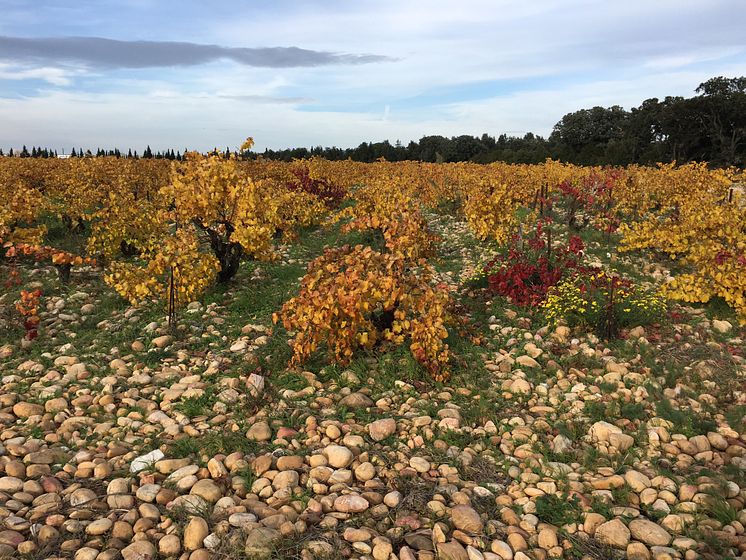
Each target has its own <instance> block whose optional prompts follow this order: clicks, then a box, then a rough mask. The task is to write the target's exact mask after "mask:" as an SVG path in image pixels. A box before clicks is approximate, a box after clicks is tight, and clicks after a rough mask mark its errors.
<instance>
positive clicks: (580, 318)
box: [542, 271, 666, 338]
mask: <svg viewBox="0 0 746 560" xmlns="http://www.w3.org/2000/svg"><path fill="white" fill-rule="evenodd" d="M542 308H543V309H544V312H545V316H546V318H547V319H548V321H549V322H550V323H552V324H557V323H566V324H567V325H568V326H570V327H576V326H580V327H586V328H592V329H594V330H596V331H597V332H598V333H599V334H600V335H602V336H604V337H606V338H612V337H614V336H616V335H617V334H618V333H619V330H620V329H622V328H627V327H632V326H638V325H647V324H650V323H654V322H655V321H658V320H660V319H661V318H662V317H663V316H664V314H665V313H666V299H665V297H664V296H663V295H662V294H661V292H660V291H659V290H648V289H645V288H643V287H641V286H637V285H635V284H633V283H632V281H630V280H627V279H624V278H621V277H619V276H617V275H614V274H610V273H607V272H604V271H600V272H597V273H595V274H590V275H577V276H574V277H572V278H568V279H566V280H563V281H562V282H560V283H559V284H557V285H556V286H554V287H553V288H551V289H550V290H549V292H548V294H547V298H546V300H545V301H544V303H543V304H542Z"/></svg>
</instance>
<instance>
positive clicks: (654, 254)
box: [0, 139, 746, 560]
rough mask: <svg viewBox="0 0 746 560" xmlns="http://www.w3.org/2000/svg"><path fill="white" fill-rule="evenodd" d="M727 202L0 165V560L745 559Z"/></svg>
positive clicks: (665, 170) (728, 181)
mask: <svg viewBox="0 0 746 560" xmlns="http://www.w3.org/2000/svg"><path fill="white" fill-rule="evenodd" d="M251 145H252V142H251V140H250V139H249V140H247V143H246V144H245V145H244V147H243V148H242V150H244V149H245V150H248V149H249V148H251ZM744 184H746V176H744V172H743V171H742V170H739V169H734V168H728V169H713V168H710V167H708V166H707V165H706V164H700V163H690V164H686V165H680V166H677V165H675V164H660V165H658V166H656V167H643V166H629V167H615V168H611V167H580V166H575V165H569V164H563V163H559V162H556V161H552V160H547V161H546V162H545V163H543V164H538V165H526V164H505V163H492V164H488V165H480V164H474V163H420V162H397V163H390V162H386V161H384V160H381V161H378V162H375V163H357V162H353V161H350V160H347V161H334V162H332V161H327V160H323V159H314V158H311V159H304V160H294V161H292V162H289V163H285V162H279V161H268V160H264V159H262V158H259V159H253V160H251V159H241V158H240V157H235V156H231V157H225V156H223V155H219V154H211V155H201V154H197V153H189V154H187V155H186V157H185V159H184V161H176V162H173V161H168V160H163V159H159V160H155V159H134V158H114V157H96V158H71V159H34V158H18V157H12V158H11V157H0V198H1V199H2V201H3V204H2V206H0V282H1V283H2V285H1V286H0V375H2V390H0V422H1V423H2V429H1V430H0V471H1V472H0V475H2V476H0V520H2V523H3V525H4V527H3V529H2V530H0V556H2V555H3V554H4V555H5V556H6V557H14V558H29V559H30V558H48V557H55V558H57V557H62V558H75V559H76V560H88V559H90V560H94V559H103V560H107V559H112V560H113V559H115V558H118V557H120V555H121V557H123V558H125V560H135V559H138V560H140V559H142V560H145V559H154V558H183V559H187V558H190V559H197V560H201V559H208V558H230V559H233V558H236V559H238V558H278V559H279V558H303V559H304V560H305V559H313V558H330V559H334V558H374V559H375V560H392V559H400V560H415V559H418V560H426V559H427V560H429V559H436V558H440V559H451V560H462V559H463V560H474V559H486V560H513V559H515V560H525V559H532V560H545V559H548V558H576V559H613V558H620V559H621V558H630V559H633V560H645V559H658V560H663V559H673V558H685V559H687V560H689V559H695V558H708V559H709V558H712V559H715V558H742V557H746V529H745V528H744V527H745V526H746V419H745V418H746V344H745V343H744V338H743V337H744V335H745V334H746V330H745V326H746V190H745V189H744Z"/></svg>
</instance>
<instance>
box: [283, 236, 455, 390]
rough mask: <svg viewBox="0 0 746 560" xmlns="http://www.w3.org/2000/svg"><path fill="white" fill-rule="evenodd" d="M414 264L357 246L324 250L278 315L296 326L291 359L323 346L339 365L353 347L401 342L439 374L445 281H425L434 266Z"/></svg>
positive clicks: (443, 361)
mask: <svg viewBox="0 0 746 560" xmlns="http://www.w3.org/2000/svg"><path fill="white" fill-rule="evenodd" d="M419 264H420V267H419V270H417V271H415V270H414V269H412V268H410V267H409V266H408V265H407V262H406V261H405V259H404V258H403V257H402V256H401V255H397V254H391V253H380V252H378V251H375V250H373V249H372V248H370V247H363V246H362V245H357V246H355V247H350V246H343V247H340V248H335V249H327V250H326V251H325V252H324V254H323V255H322V256H320V257H318V258H317V259H315V260H314V261H313V262H312V263H311V264H310V265H309V267H308V273H307V274H306V276H305V277H304V278H303V280H302V282H301V289H300V293H299V294H298V295H297V296H296V297H294V298H292V299H291V300H290V301H288V302H287V303H286V304H285V305H284V306H283V308H282V312H281V314H280V316H279V317H278V318H280V317H281V318H282V322H283V324H284V326H285V328H286V329H288V330H289V331H291V332H292V333H294V335H293V340H292V342H293V360H292V363H293V364H294V365H299V364H301V363H303V362H304V361H305V360H307V359H308V358H309V357H310V356H311V355H312V354H313V353H314V352H315V351H316V350H317V349H319V348H320V347H322V346H325V347H326V349H327V352H328V354H329V356H330V358H331V359H332V360H333V361H335V362H338V363H340V364H343V365H344V364H348V363H349V362H350V360H351V359H352V356H353V354H354V352H355V350H357V349H367V350H370V349H373V348H374V347H376V346H377V345H381V344H403V343H405V341H406V342H408V343H409V349H410V350H411V352H412V355H413V356H414V357H415V359H416V360H417V361H418V362H420V363H421V364H422V365H423V366H424V367H425V368H426V369H427V370H428V371H429V372H430V373H431V374H432V376H433V378H434V379H436V380H440V381H442V380H445V379H446V378H447V377H448V371H447V365H448V359H449V354H448V345H447V344H446V343H445V338H447V336H448V331H447V330H446V326H445V323H446V320H447V309H448V302H449V296H448V292H447V290H446V289H445V288H444V287H443V286H437V285H436V286H433V285H431V283H430V282H429V280H430V279H431V276H432V271H431V270H430V269H429V267H428V266H427V265H426V264H425V263H424V262H421V263H419Z"/></svg>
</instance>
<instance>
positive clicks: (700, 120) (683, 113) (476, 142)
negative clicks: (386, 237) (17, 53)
mask: <svg viewBox="0 0 746 560" xmlns="http://www.w3.org/2000/svg"><path fill="white" fill-rule="evenodd" d="M184 151H185V152H186V150H184ZM215 152H217V150H215ZM95 153H96V155H97V156H100V155H106V156H116V157H120V156H122V152H120V151H119V150H118V149H116V150H102V149H98V150H97V151H96V152H95ZM229 153H231V152H230V149H227V148H226V151H225V154H229ZM233 153H236V154H237V155H239V154H238V153H237V152H233ZM0 155H1V152H0ZM8 155H14V153H13V151H12V150H10V152H9V153H8ZM20 155H21V157H54V156H55V155H56V153H55V152H54V151H53V150H50V149H48V148H32V150H31V151H30V152H29V151H28V149H27V148H26V147H25V146H24V147H23V149H22V151H21V152H20ZM71 155H72V156H73V157H75V156H78V157H83V156H87V157H91V156H92V155H93V153H92V152H91V151H90V150H89V151H85V152H84V151H83V149H82V148H80V149H79V150H78V151H77V152H76V151H75V149H73V150H72V153H71ZM260 155H261V156H263V157H265V158H269V159H278V160H284V161H290V160H292V159H294V158H307V157H311V156H321V157H324V158H327V159H330V160H343V159H348V158H350V159H353V160H355V161H365V162H371V161H375V160H377V159H380V158H385V159H386V160H388V161H403V160H419V161H427V162H456V161H473V162H477V163H489V162H492V161H505V162H509V163H539V162H542V161H544V160H545V159H546V158H548V157H551V158H554V159H559V160H562V161H566V162H570V163H577V164H584V165H626V164H630V163H641V164H650V163H654V162H658V161H661V162H670V161H677V162H679V163H685V162H687V161H693V160H696V161H708V162H710V163H712V164H713V165H719V166H727V165H736V166H740V167H744V166H746V77H739V78H724V77H717V78H711V79H709V80H707V81H706V82H704V83H702V84H700V85H699V87H698V88H697V89H696V90H695V95H694V96H692V97H688V98H685V97H670V96H669V97H666V98H665V99H663V100H662V101H661V100H659V99H657V98H651V99H646V100H645V101H643V102H642V103H641V104H640V106H639V107H633V108H631V109H629V110H627V109H624V108H623V107H620V106H618V105H614V106H612V107H591V108H590V109H580V110H579V111H575V112H573V113H568V114H566V115H565V116H563V117H562V118H561V119H560V121H559V122H558V123H557V124H555V125H554V128H553V130H552V133H551V134H550V136H549V138H543V137H541V136H536V135H534V134H532V133H530V132H529V133H528V134H525V135H524V136H522V137H519V136H508V135H505V134H502V135H500V136H498V137H497V138H495V137H494V136H490V135H489V134H482V136H479V137H477V136H469V135H461V136H453V137H451V138H448V137H445V136H423V137H422V138H420V140H419V142H409V143H408V144H407V145H406V146H404V145H403V144H402V143H401V142H400V141H399V140H397V141H395V142H394V143H393V144H391V143H390V142H389V141H388V140H384V141H383V142H363V143H362V144H360V145H359V146H357V147H356V148H337V147H331V148H328V147H327V148H322V147H321V146H316V147H312V148H286V149H283V150H270V149H267V150H265V151H264V152H262V153H255V152H249V151H245V152H241V154H240V156H241V157H250V158H255V157H258V156H260ZM127 157H138V155H137V152H136V151H135V152H134V154H133V152H132V151H131V150H129V151H128V152H127ZM140 157H143V158H164V159H177V160H180V159H181V158H182V155H181V153H180V152H174V151H173V150H166V151H165V152H157V153H153V151H152V150H151V149H150V146H147V147H146V148H145V150H144V151H143V152H142V156H140Z"/></svg>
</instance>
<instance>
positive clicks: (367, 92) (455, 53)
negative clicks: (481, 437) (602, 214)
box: [0, 0, 746, 149]
mask: <svg viewBox="0 0 746 560" xmlns="http://www.w3.org/2000/svg"><path fill="white" fill-rule="evenodd" d="M147 5H149V4H148V3H147V2H146V3H144V4H142V6H141V7H142V9H145V8H146V7H147ZM153 5H155V4H153ZM193 8H194V6H192V5H190V3H189V2H188V1H187V2H186V4H185V6H184V8H183V9H182V10H180V11H179V12H178V13H174V14H173V18H172V19H171V20H170V21H169V22H166V23H162V24H158V25H162V27H163V29H160V28H158V27H157V26H156V24H150V25H149V24H147V23H146V24H142V25H141V27H140V28H138V27H137V26H135V25H134V23H133V21H134V20H132V21H124V22H123V29H128V30H129V33H133V31H132V29H135V32H137V33H140V36H139V37H130V38H148V39H158V38H168V39H169V40H184V39H193V40H195V41H198V42H200V43H214V44H219V45H225V46H226V47H273V46H287V45H298V46H299V47H302V48H304V49H309V50H313V51H324V52H333V53H340V52H341V53H369V52H370V53H376V54H380V55H384V56H389V57H393V58H396V59H397V60H396V61H393V62H385V63H380V64H366V65H351V66H340V65H334V66H324V67H314V68H254V67H248V66H242V65H238V64H230V63H211V64H205V65H200V66H193V67H190V68H185V69H180V70H170V69H169V70H163V71H162V72H159V71H153V70H152V69H151V70H149V71H148V72H139V71H131V72H118V73H107V72H104V71H102V72H100V73H99V75H98V76H95V77H94V76H93V75H92V74H88V75H86V80H85V83H84V84H83V85H81V84H80V83H79V82H78V80H76V79H75V78H76V76H75V75H74V74H72V73H71V70H69V69H66V70H61V69H59V68H56V67H44V68H28V67H24V68H23V69H22V71H23V72H27V74H20V73H19V69H18V68H9V67H7V66H0V79H2V78H6V79H12V80H14V81H16V80H23V79H27V78H40V79H43V80H46V81H47V82H48V83H49V84H51V85H54V86H59V87H61V88H63V89H64V90H63V91H61V90H55V89H54V88H48V90H47V91H43V92H39V94H38V95H37V96H36V97H29V96H26V97H25V98H23V99H1V98H0V122H2V123H3V127H1V128H0V146H3V145H5V146H7V145H11V144H12V145H17V144H23V143H25V144H28V145H31V144H45V145H59V146H70V145H72V144H75V145H76V146H79V145H83V146H88V145H91V146H92V147H94V146H97V145H100V146H102V147H104V146H107V147H111V146H114V145H117V146H121V147H124V146H130V145H131V146H133V147H136V146H142V145H144V144H147V143H150V144H151V146H152V147H153V148H156V146H159V147H160V148H166V147H169V148H170V147H174V148H176V147H183V146H184V145H187V146H190V147H194V148H200V149H204V148H210V147H212V146H214V145H216V144H217V145H221V146H223V145H225V144H228V145H238V144H240V142H241V141H242V140H243V138H245V137H246V136H247V135H248V134H251V135H253V136H254V137H255V138H256V139H257V142H258V145H259V147H263V146H267V145H268V146H271V147H282V146H292V145H312V144H324V145H332V144H335V145H342V146H349V145H356V144H357V143H359V142H361V141H363V140H365V141H367V140H374V141H376V140H382V139H385V138H388V139H390V140H392V141H393V140H395V139H397V138H398V139H400V140H402V141H407V140H410V139H417V138H419V137H420V136H422V135H424V134H444V135H455V134H462V133H470V134H481V133H482V132H489V133H491V134H500V133H502V132H507V131H513V132H519V131H520V132H526V131H533V132H536V133H539V134H544V135H546V134H548V133H549V132H550V131H551V127H552V126H553V124H554V123H555V122H557V121H558V120H559V119H560V118H561V117H562V115H563V114H565V113H567V112H569V111H573V110H576V109H579V108H583V107H588V106H592V105H597V104H598V105H607V106H608V105H613V104H619V105H623V106H626V107H629V106H632V105H637V104H639V103H640V102H641V101H642V100H644V99H646V98H649V97H654V96H657V97H664V96H666V95H691V94H692V93H693V90H694V88H696V86H697V85H698V84H699V83H700V82H702V81H704V80H705V79H707V78H709V77H712V76H715V75H730V76H733V75H746V34H744V33H743V29H746V10H743V9H742V5H741V2H740V1H738V0H689V1H687V2H681V1H680V0H659V1H657V2H650V1H649V0H629V1H628V2H625V3H615V2H605V1H600V0H532V1H530V2H526V1H523V2H516V1H508V0H461V1H460V2H457V3H454V2H452V1H451V0H412V1H408V2H401V1H398V0H375V1H374V0H360V1H356V2H344V3H343V2H341V1H339V0H331V1H327V0H324V1H323V2H322V1H309V2H303V3H296V2H290V3H287V2H281V1H279V0H278V2H277V3H273V4H271V5H270V7H267V6H264V7H263V9H257V10H250V11H245V12H242V11H241V10H240V9H236V10H232V11H230V13H222V12H221V13H215V14H214V15H211V16H210V17H206V18H204V20H200V21H199V22H198V23H199V25H198V27H199V33H198V35H197V36H195V37H194V38H192V36H189V37H179V36H175V35H178V33H177V31H178V30H179V29H187V28H189V29H191V28H193V27H194V26H195V25H197V24H196V23H195V21H193V20H189V21H186V20H182V19H180V18H189V17H193V16H190V13H193ZM86 9H87V10H89V11H94V12H95V9H93V8H91V6H88V7H87V8H86ZM109 9H111V8H109ZM85 12H86V10H82V11H78V12H76V17H77V18H79V19H80V18H83V17H85ZM81 14H82V15H81ZM96 17H100V14H98V15H97V14H96V13H94V14H93V15H92V16H91V18H96ZM133 17H134V16H133ZM15 21H18V20H17V18H16V20H15ZM143 21H146V20H143ZM91 22H96V25H93V24H91V33H90V35H95V34H96V30H97V29H99V27H98V20H97V19H91ZM81 25H82V24H81ZM0 29H4V32H5V33H9V31H8V29H7V27H5V28H3V27H2V26H0ZM119 38H123V37H119ZM125 38H126V37H125ZM9 74H13V77H10V78H8V75H9ZM19 76H25V77H19ZM501 81H505V87H504V88H503V89H502V92H501V89H500V86H499V84H500V83H501ZM91 82H94V85H100V86H101V87H100V88H98V89H105V90H106V92H107V93H103V94H102V93H99V94H96V93H91V92H86V91H84V90H83V89H82V88H83V87H86V88H88V87H90V86H91ZM516 82H517V83H518V84H522V85H520V86H518V85H516ZM485 84H487V85H485ZM112 92H113V93H112ZM418 99H419V100H420V101H418ZM309 104H315V106H314V105H311V106H310V107H308V106H307V105H309ZM322 107H323V108H328V109H329V110H326V111H318V110H316V111H311V110H308V109H313V108H322ZM362 108H364V109H362Z"/></svg>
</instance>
